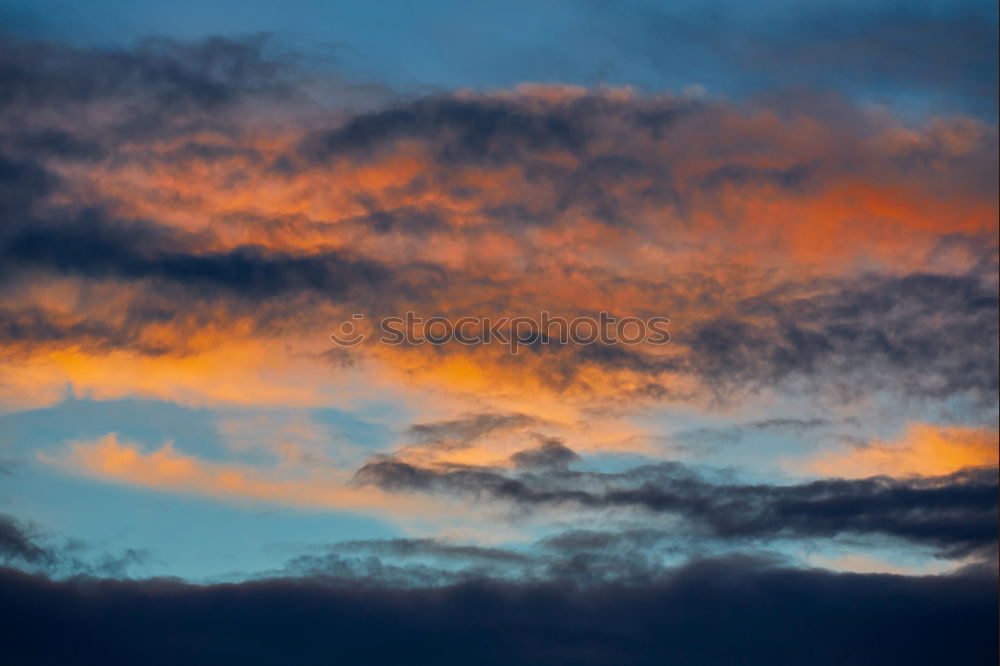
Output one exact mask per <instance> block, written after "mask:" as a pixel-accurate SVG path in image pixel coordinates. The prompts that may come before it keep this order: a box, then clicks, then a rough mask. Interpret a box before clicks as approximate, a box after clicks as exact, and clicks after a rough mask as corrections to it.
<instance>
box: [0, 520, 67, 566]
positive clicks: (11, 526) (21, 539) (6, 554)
mask: <svg viewBox="0 0 1000 666" xmlns="http://www.w3.org/2000/svg"><path fill="white" fill-rule="evenodd" d="M38 537H39V535H38V534H37V530H33V529H31V528H30V527H28V526H26V525H22V524H21V523H20V522H18V521H17V520H15V519H14V518H12V517H10V516H6V515H4V514H0V559H2V560H3V561H4V562H5V563H7V564H11V563H20V564H22V565H24V564H28V565H36V564H37V565H47V564H51V563H52V561H53V560H54V559H55V556H54V554H53V553H52V552H50V551H49V550H48V549H47V548H45V547H43V546H41V545H39V544H38V543H37V540H38Z"/></svg>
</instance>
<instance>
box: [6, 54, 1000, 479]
mask: <svg viewBox="0 0 1000 666" xmlns="http://www.w3.org/2000/svg"><path fill="white" fill-rule="evenodd" d="M0 57H2V58H3V62H4V63H6V64H5V67H6V69H4V72H6V73H5V74H4V76H7V77H8V78H9V79H10V82H11V86H10V88H9V91H8V92H7V93H6V96H5V97H4V99H3V104H2V105H0V117H2V118H3V119H5V120H9V121H10V123H11V127H14V128H15V129H14V130H12V131H10V132H7V133H0V191H2V193H3V196H2V197H0V200H2V201H3V204H2V209H0V214H2V215H4V219H5V220H6V221H7V223H6V224H5V225H4V229H3V231H2V232H0V255H2V257H3V259H4V261H3V264H2V265H3V268H2V269H0V313H2V314H0V336H2V338H0V340H2V344H3V345H4V347H5V349H7V350H10V352H11V356H12V357H14V359H15V361H16V363H14V364H13V365H12V368H11V371H10V374H11V376H12V379H11V380H10V381H11V384H12V385H16V386H17V387H18V391H17V392H19V393H21V394H23V393H24V387H26V386H35V387H36V388H35V389H34V391H35V392H36V393H38V394H39V397H38V401H41V402H44V401H45V400H47V399H50V397H51V396H52V395H59V394H60V392H61V391H62V390H63V388H64V387H65V385H66V384H67V383H70V384H74V385H75V384H76V383H91V382H96V381H98V380H97V379H96V378H95V377H94V376H93V375H91V376H89V377H74V376H73V375H74V372H75V370H74V369H72V368H71V367H70V366H69V365H67V364H62V365H61V366H60V369H59V371H58V372H52V373H44V376H43V374H40V373H39V371H38V367H40V366H45V365H48V364H51V363H52V359H53V358H60V357H62V356H65V355H67V354H71V355H74V356H75V355H78V354H80V353H83V354H84V355H86V356H88V358H91V359H92V361H93V363H94V364H97V365H99V364H101V363H102V362H104V361H105V360H106V361H107V362H108V363H109V364H111V365H119V364H120V363H119V361H116V360H115V361H113V360H112V359H111V358H110V357H111V356H114V354H115V352H118V351H121V350H128V351H129V352H130V353H131V354H133V355H134V356H135V358H136V360H135V365H136V366H139V365H143V364H145V363H147V362H149V361H148V359H150V358H151V357H156V358H157V359H158V361H157V362H158V363H159V364H160V365H162V366H164V367H165V368H166V367H167V366H169V365H170V364H171V363H176V364H177V365H179V366H183V365H184V364H185V363H186V362H187V359H191V358H198V357H199V356H204V359H205V363H206V364H211V363H212V360H211V359H210V358H209V357H211V356H212V355H213V354H215V353H217V348H218V347H220V346H222V345H224V344H228V343H230V342H232V343H235V344H237V345H238V346H240V347H242V348H250V347H261V348H271V347H273V346H275V345H281V346H282V347H284V348H285V349H288V350H289V351H291V352H292V353H294V352H298V351H302V350H303V348H304V347H308V352H309V353H316V354H318V353H320V352H322V351H323V350H321V349H317V348H316V347H317V346H318V344H317V341H321V342H323V343H326V333H327V332H328V330H329V328H330V327H331V326H335V325H336V324H337V323H339V322H341V321H345V320H347V319H350V318H351V316H352V314H354V313H363V314H365V315H366V317H368V319H367V320H366V321H367V322H368V325H371V326H374V324H373V323H372V322H373V321H374V320H375V318H376V317H381V316H385V315H399V314H400V313H401V312H404V311H406V310H414V311H415V312H418V313H420V314H423V315H425V316H429V315H430V314H440V315H443V316H451V317H458V316H464V315H491V316H494V317H498V316H512V315H523V314H531V315H537V314H538V313H539V312H541V311H543V310H544V311H549V312H552V313H553V314H559V315H562V316H566V317H574V316H578V315H581V314H590V315H593V314H594V313H596V312H599V311H602V310H613V311H614V312H615V314H617V315H618V316H624V315H635V316H642V317H648V316H664V315H669V316H670V318H671V321H672V324H671V327H672V328H671V333H672V341H671V344H670V345H668V346H667V347H666V348H656V349H653V348H650V347H648V346H639V347H635V348H624V347H622V346H618V347H602V346H591V347H584V348H581V347H577V346H574V345H544V344H541V341H540V340H541V339H540V338H539V340H536V341H535V342H536V343H537V344H532V345H530V346H529V348H528V349H526V350H525V353H523V354H520V355H518V357H516V358H513V357H510V356H509V355H508V354H506V353H505V351H504V350H502V349H491V348H489V349H488V348H483V347H481V346H475V347H463V346H459V345H452V346H450V347H447V348H433V349H431V348H429V347H413V346H411V347H399V348H395V347H393V348H389V347H385V346H381V347H379V346H371V345H363V346H362V347H360V348H357V349H352V350H349V351H343V350H342V352H343V353H342V354H341V358H347V359H350V360H351V361H352V362H358V363H364V364H367V366H368V367H375V368H378V369H379V370H380V371H384V372H385V373H386V374H392V375H394V379H395V381H396V382H398V383H400V384H407V385H413V384H414V383H417V384H420V385H422V386H429V387H431V388H434V389H443V390H445V391H449V392H452V393H455V394H463V395H474V396H489V397H490V398H492V399H495V400H496V401H497V402H496V403H495V404H496V405H497V407H495V408H494V409H495V410H496V411H498V412H507V411H509V412H518V413H525V414H530V413H532V412H531V410H530V409H528V408H527V407H528V406H530V403H531V402H536V403H537V402H539V401H540V400H541V399H542V398H546V399H549V400H550V402H553V403H555V402H562V403H563V404H569V403H570V402H572V403H573V404H580V405H581V407H583V406H586V407H594V406H595V405H600V406H602V407H608V406H609V405H610V406H617V407H618V408H621V407H622V406H636V405H639V404H650V403H656V402H660V403H691V402H694V403H696V404H700V405H706V404H711V403H713V402H717V401H719V400H722V399H729V400H739V399H741V398H742V397H743V396H741V395H739V394H740V392H742V393H744V394H747V393H754V392H760V391H764V390H769V391H776V392H787V393H794V394H798V393H800V392H801V391H802V390H803V388H804V387H803V384H806V385H807V386H805V388H807V389H810V390H814V391H819V390H826V391H827V392H828V393H830V392H833V393H837V394H838V395H840V396H841V397H844V396H850V395H857V394H858V393H859V392H865V391H870V390H880V391H887V392H890V393H894V394H896V395H897V396H903V397H907V398H911V397H917V398H920V399H924V400H936V399H938V398H941V397H958V398H961V399H964V400H972V401H976V400H978V401H980V402H982V401H983V400H985V399H988V397H989V396H992V395H993V394H994V393H995V390H996V386H997V379H996V372H995V367H993V366H991V365H990V364H988V363H981V362H980V360H981V359H982V358H989V357H991V355H994V354H995V350H991V347H994V346H995V345H993V344H992V343H993V342H994V340H995V338H996V324H995V320H996V313H997V290H996V284H995V280H993V279H992V275H993V274H994V273H995V265H996V234H995V230H994V224H993V223H994V220H995V217H996V214H997V211H996V202H995V197H994V193H995V181H996V160H995V155H996V129H995V127H992V126H990V125H987V124H984V123H982V122H980V121H977V120H975V119H972V118H968V117H962V116H942V117H934V118H928V119H926V120H925V121H921V123H919V124H914V123H908V122H904V121H903V120H902V119H900V118H896V117H893V116H892V115H891V114H889V113H887V112H885V111H884V110H873V109H871V108H868V107H865V106H862V105H856V104H853V103H851V102H850V101H849V100H844V99H841V100H839V101H838V102H837V105H838V106H837V108H838V110H839V111H838V114H836V117H833V116H831V114H830V113H828V112H827V111H824V110H823V109H822V108H820V107H819V106H817V105H816V104H815V100H814V98H813V97H812V96H810V95H809V94H806V93H804V92H803V93H800V94H788V95H785V96H783V97H781V98H780V99H759V100H752V101H747V100H744V101H725V100H720V99H712V98H699V99H695V98H692V97H690V96H684V95H669V94H658V95H643V94H639V93H638V92H636V91H634V90H628V89H612V88H605V89H596V90H588V89H585V88H574V87H561V86H522V87H519V88H515V89H510V90H500V91H496V92H491V93H482V92H472V91H466V92H460V93H442V92H439V93H435V94H431V95H423V96H419V97H415V98H397V99H394V100H391V101H385V100H381V99H380V100H375V101H373V102H372V103H371V104H362V105H356V106H352V108H348V105H347V104H346V103H345V105H344V106H336V105H335V106H333V107H332V108H327V109H325V111H324V112H323V113H313V112H312V111H311V110H315V109H316V108H317V107H316V106H314V105H313V102H312V101H307V100H308V99H310V97H309V95H310V93H309V91H310V90H314V88H313V87H311V84H310V83H309V80H311V79H310V77H313V78H315V77H322V76H329V77H332V78H331V81H335V80H336V75H334V74H318V73H316V72H312V73H310V74H309V75H308V76H307V75H306V72H305V71H304V70H302V69H300V68H297V67H296V66H295V64H294V63H293V62H286V61H280V60H277V59H275V58H273V57H271V55H270V51H268V49H267V41H266V40H246V41H230V40H224V39H210V40H206V41H202V42H194V43H179V42H167V41H162V40H161V41H151V42H147V43H143V44H141V45H139V46H137V47H136V48H134V49H131V50H128V49H108V48H105V49H74V48H72V47H68V46H60V45H53V44H44V43H36V44H21V43H18V44H6V45H5V48H4V49H3V50H2V52H0ZM111 73H114V76H112V75H111ZM123 81H125V82H128V85H126V84H124V83H122V82H123ZM307 109H310V110H307ZM706 239H711V242H706ZM57 291H58V292H59V294H58V296H59V298H56V297H55V294H54V292H57ZM352 321H353V320H352ZM945 334H947V338H946V337H945ZM944 339H948V340H951V341H952V344H947V345H943V344H942V343H941V341H942V340H944ZM304 340H311V342H310V343H304ZM254 358H256V357H254ZM918 366H919V367H920V368H921V371H920V372H917V371H916V370H915V369H914V368H917V367H918ZM994 366H995V364H994ZM271 369H272V370H275V371H277V372H284V371H285V367H284V366H283V365H281V363H280V362H279V361H278V360H276V362H275V364H274V367H273V368H271ZM238 371H239V368H238V367H236V368H234V369H233V370H232V371H231V372H233V373H237V372H238ZM289 372H290V371H289ZM104 374H105V375H108V376H110V375H111V373H104ZM119 374H121V373H119ZM125 374H127V375H129V376H133V375H138V374H141V373H140V372H139V371H138V370H136V371H135V372H128V373H125ZM173 374H177V373H173ZM255 374H256V368H253V369H247V371H246V372H244V373H243V376H242V377H240V378H239V379H238V380H237V381H236V382H235V383H237V384H238V383H239V382H240V381H243V382H245V383H246V384H247V385H248V386H253V385H254V384H255V382H254V381H253V376H254V375H255ZM67 375H68V376H67ZM164 376H165V377H167V378H169V377H170V376H172V373H170V372H164ZM294 380H295V378H289V383H294ZM108 381H109V382H110V381H112V380H108ZM167 383H168V382H166V381H165V382H164V386H163V388H162V393H161V395H165V396H175V395H177V394H179V393H183V394H186V395H189V396H190V395H193V394H194V393H197V391H194V392H192V391H191V390H190V389H189V387H187V386H183V385H178V386H167V385H166V384H167ZM303 383H308V381H303ZM823 387H825V388H823ZM859 387H863V388H859ZM525 389H526V390H525ZM95 390H96V391H97V392H99V393H100V392H102V391H103V392H105V393H116V392H120V389H119V388H118V387H115V386H108V387H97V388H96V389H95ZM148 390H150V389H149V387H145V386H136V387H135V391H134V392H137V393H143V392H145V391H148ZM126 393H127V391H126ZM214 393H215V396H214V398H218V397H221V394H220V393H219V392H214ZM313 393H322V391H315V392H313ZM526 393H527V394H530V395H533V396H539V397H538V398H537V399H530V400H523V399H522V400H521V402H520V403H519V402H518V396H523V395H525V394H526ZM984 396H986V398H984ZM825 397H829V396H825ZM214 398H210V399H214ZM565 398H570V400H566V399H565ZM188 399H195V398H193V397H189V398H188ZM227 399H232V398H227ZM247 400H248V401H253V400H252V399H250V398H248V399H247ZM237 401H239V399H238V398H237ZM578 401H579V402H578ZM583 402H589V403H590V404H588V405H583V404H582V403H583ZM526 403H528V404H526ZM480 462H482V460H480Z"/></svg>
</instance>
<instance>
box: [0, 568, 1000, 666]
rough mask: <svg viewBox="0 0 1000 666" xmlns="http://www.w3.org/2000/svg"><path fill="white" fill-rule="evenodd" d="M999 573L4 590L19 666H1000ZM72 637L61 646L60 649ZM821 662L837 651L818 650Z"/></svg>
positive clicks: (47, 585) (689, 572) (684, 573)
mask: <svg viewBox="0 0 1000 666" xmlns="http://www.w3.org/2000/svg"><path fill="white" fill-rule="evenodd" d="M995 583H996V580H995V577H994V576H993V574H992V573H990V572H984V571H968V572H965V573H961V574H957V575H952V576H933V577H924V578H908V577H901V576H886V575H856V574H833V573H826V572H821V571H796V570H792V569H786V568H781V567H774V566H772V565H769V564H768V563H767V562H762V561H759V560H754V559H748V558H735V557H734V558H726V559H718V560H706V561H701V562H696V563H692V564H690V565H687V566H685V567H682V568H680V569H677V570H675V571H672V572H665V573H664V575H663V576H662V577H661V578H660V579H659V580H658V581H656V582H655V583H652V584H648V585H644V586H622V585H608V586H604V585H598V586H593V587H588V588H582V589H580V588H574V587H566V586H562V585H554V584H517V583H500V582H490V581H470V582H465V583H461V584H456V585H450V586H445V587H434V588H429V589H421V588H418V589H397V588H385V587H379V586H371V585H365V584H363V583H359V582H357V581H353V582H352V581H337V580H333V579H329V578H324V579H317V578H291V579H276V580H263V581H254V582H247V583H241V584H225V585H209V586H196V585H190V584H185V583H181V582H178V581H173V580H148V581H121V580H106V579H105V580H100V579H75V580H71V581H67V582H52V581H49V580H46V579H44V578H39V577H35V576H29V575H26V574H23V573H20V572H17V571H13V570H9V569H5V570H3V571H2V572H0V612H2V613H3V616H4V617H5V618H6V621H5V623H4V627H3V630H2V636H3V651H4V653H5V654H6V656H7V657H8V658H10V659H11V660H13V661H14V662H16V663H19V664H42V663H45V664H48V663H64V662H73V661H78V660H79V659H80V658H81V654H85V655H86V660H87V661H93V662H100V663H105V664H118V663H121V664H125V663H143V664H149V665H150V666H155V665H156V664H176V663H178V662H183V663H186V664H201V663H204V664H209V663H221V662H233V663H236V662H240V663H254V664H287V663H289V662H294V663H312V662H316V661H327V660H330V659H334V660H336V661H337V662H338V663H347V664H361V663H365V664H370V663H380V664H392V663H435V664H470V663H475V664H509V663H519V664H539V665H541V664H566V663H578V664H610V663H614V664H649V663H675V662H679V663H687V664H717V663H734V662H738V663H742V664H768V665H770V664H775V663H781V664H810V665H814V664H843V663H852V664H872V665H876V664H877V665H878V666H881V665H882V664H887V663H908V664H939V663H963V664H992V663H994V662H995V661H996V657H997V652H996V650H997V648H996V646H997V629H996V627H997V602H996V595H995V594H994V586H995ZM55 637H58V639H55ZM817 646H822V647H821V648H818V647H817Z"/></svg>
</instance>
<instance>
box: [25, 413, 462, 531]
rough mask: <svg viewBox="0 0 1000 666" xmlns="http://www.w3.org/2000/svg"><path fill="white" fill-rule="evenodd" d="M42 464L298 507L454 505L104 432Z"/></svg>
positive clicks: (390, 513) (432, 510) (340, 477)
mask: <svg viewBox="0 0 1000 666" xmlns="http://www.w3.org/2000/svg"><path fill="white" fill-rule="evenodd" d="M39 457H40V459H41V460H42V461H43V462H46V463H49V464H53V465H56V466H58V467H60V468H62V469H64V470H65V471H67V472H69V473H72V474H80V475H84V476H89V477H93V478H97V479H102V480H106V481H112V482H118V483H125V484H129V485H134V486H142V487H148V488H156V489H159V490H167V491H172V492H180V493H190V494H195V495H204V496H208V497H215V498H219V499H226V500H232V501H238V500H243V501H247V500H249V501H263V502H272V503H277V504H285V505H291V506H298V507H304V508H322V509H333V510H339V511H360V510H363V511H373V512H375V513H378V514H381V515H385V516H387V517H398V518H400V519H413V518H417V519H419V518H431V517H436V516H438V515H441V516H444V515H448V514H452V515H453V514H455V513H456V507H455V506H452V505H449V504H447V503H445V502H435V501H432V500H430V499H427V498H424V497H411V496H407V497H405V498H404V497H400V496H395V495H391V494H389V493H386V492H384V491H381V490H378V489H377V488H371V487H363V488H355V487H351V486H349V485H347V484H348V482H349V481H350V478H351V472H350V471H347V470H339V469H335V468H330V467H319V468H308V469H305V470H303V469H301V468H296V467H294V466H284V467H283V466H279V467H276V468H272V469H256V468H252V467H249V466H242V465H237V464H221V463H213V462H208V461H205V460H200V459H198V458H196V457H194V456H190V455H186V454H183V453H181V452H179V451H177V450H176V449H175V448H174V446H173V444H172V443H169V442H168V443H167V444H164V445H163V446H162V447H161V448H159V449H157V450H155V451H152V452H149V453H146V452H144V451H143V450H142V447H141V446H140V445H138V444H135V443H131V442H121V441H119V440H118V437H117V436H116V435H115V434H114V433H111V434H108V435H105V436H104V437H102V438H100V439H98V440H96V441H93V442H74V443H72V444H71V446H70V448H69V450H68V451H66V452H64V453H62V454H59V455H55V456H51V455H48V454H44V453H43V454H39Z"/></svg>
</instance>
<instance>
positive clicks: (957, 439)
mask: <svg viewBox="0 0 1000 666" xmlns="http://www.w3.org/2000/svg"><path fill="white" fill-rule="evenodd" d="M998 455H1000V454H998V449H997V433H996V431H995V430H987V429H978V428H960V427H936V426H933V425H929V424H914V425H911V426H909V427H908V428H907V430H906V432H905V433H903V435H902V436H901V437H900V438H899V440H897V441H890V442H881V441H875V442H868V443H866V444H864V445H860V446H856V447H854V448H853V449H852V450H850V451H846V452H840V451H823V452H821V453H818V454H816V455H815V456H813V457H812V458H810V459H808V460H806V461H804V462H802V463H800V464H798V465H797V467H798V468H799V469H800V470H803V471H807V472H811V473H813V474H822V475H825V476H840V477H855V478H856V477H865V476H876V475H886V476H896V477H899V476H910V475H920V476H935V475H943V474H951V473H954V472H957V471H958V470H961V469H964V468H966V467H996V466H997V465H998Z"/></svg>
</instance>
